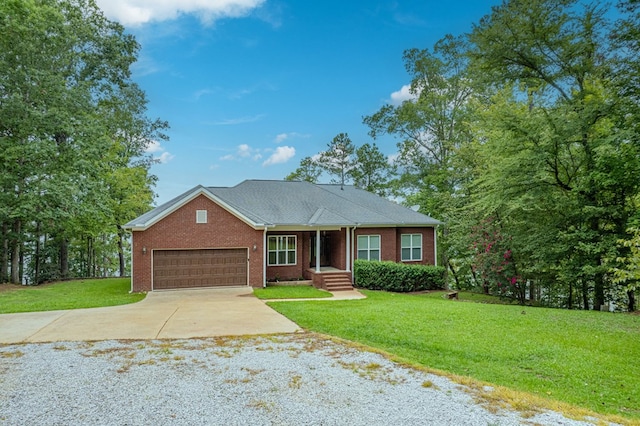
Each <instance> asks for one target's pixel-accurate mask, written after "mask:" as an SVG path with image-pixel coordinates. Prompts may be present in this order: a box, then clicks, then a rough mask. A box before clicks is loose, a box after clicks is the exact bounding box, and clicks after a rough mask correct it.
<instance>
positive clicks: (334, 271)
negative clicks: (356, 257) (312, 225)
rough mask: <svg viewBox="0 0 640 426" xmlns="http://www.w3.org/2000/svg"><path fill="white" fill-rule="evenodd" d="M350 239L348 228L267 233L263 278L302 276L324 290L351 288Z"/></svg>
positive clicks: (351, 251)
mask: <svg viewBox="0 0 640 426" xmlns="http://www.w3.org/2000/svg"><path fill="white" fill-rule="evenodd" d="M352 241H353V228H351V227H341V228H335V227H334V228H330V229H327V228H324V229H323V228H316V229H314V230H308V228H307V230H304V231H300V230H296V231H293V232H292V231H286V230H277V231H276V230H274V231H270V232H267V233H266V235H265V246H266V250H265V254H266V256H265V257H266V258H265V267H266V274H265V276H266V279H267V281H275V280H286V279H300V278H303V279H305V280H310V281H312V282H313V285H314V286H315V287H316V288H321V289H325V290H328V291H340V290H352V289H353V285H352V284H353V276H352V265H353V254H352V253H353V249H352ZM285 250H286V253H283V251H285Z"/></svg>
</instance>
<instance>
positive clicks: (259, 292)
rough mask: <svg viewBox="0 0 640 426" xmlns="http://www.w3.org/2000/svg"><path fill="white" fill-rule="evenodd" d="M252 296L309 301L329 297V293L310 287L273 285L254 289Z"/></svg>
mask: <svg viewBox="0 0 640 426" xmlns="http://www.w3.org/2000/svg"><path fill="white" fill-rule="evenodd" d="M253 294H255V295H256V297H257V298H259V299H307V298H308V299H311V298H322V297H331V293H329V292H327V291H321V290H318V289H317V288H315V287H313V286H310V285H273V286H268V287H266V288H255V289H253Z"/></svg>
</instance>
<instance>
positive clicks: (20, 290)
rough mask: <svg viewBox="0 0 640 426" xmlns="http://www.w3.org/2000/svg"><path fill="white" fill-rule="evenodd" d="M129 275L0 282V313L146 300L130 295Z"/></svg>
mask: <svg viewBox="0 0 640 426" xmlns="http://www.w3.org/2000/svg"><path fill="white" fill-rule="evenodd" d="M130 289H131V280H130V279H129V278H104V279H87V280H77V281H63V282H57V283H52V284H45V285H42V286H16V285H11V284H2V285H0V314H7V313H14V312H36V311H56V310H60V309H79V308H97V307H101V306H115V305H126V304H127V303H134V302H138V301H140V300H142V299H144V297H145V295H144V294H140V293H134V294H129V290H130Z"/></svg>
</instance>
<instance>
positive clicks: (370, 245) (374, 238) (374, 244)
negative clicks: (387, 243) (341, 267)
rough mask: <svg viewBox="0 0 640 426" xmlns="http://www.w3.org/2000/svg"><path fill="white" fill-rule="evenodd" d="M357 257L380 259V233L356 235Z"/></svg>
mask: <svg viewBox="0 0 640 426" xmlns="http://www.w3.org/2000/svg"><path fill="white" fill-rule="evenodd" d="M358 259H363V260H380V235H358Z"/></svg>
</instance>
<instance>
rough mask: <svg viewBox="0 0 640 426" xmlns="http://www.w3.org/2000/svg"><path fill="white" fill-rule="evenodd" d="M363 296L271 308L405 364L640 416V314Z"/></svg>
mask: <svg viewBox="0 0 640 426" xmlns="http://www.w3.org/2000/svg"><path fill="white" fill-rule="evenodd" d="M363 293H365V294H366V295H367V299H363V300H348V301H333V302H331V303H326V302H323V303H318V302H313V301H307V302H269V306H271V307H273V308H274V309H276V310H277V311H278V312H281V313H282V314H284V315H285V316H287V317H288V318H290V319H292V320H293V321H295V322H296V323H298V324H299V325H300V326H301V327H303V328H305V329H308V330H312V331H316V332H320V333H325V334H330V335H334V336H338V337H340V338H343V339H347V340H351V341H354V342H359V343H362V344H365V345H368V346H371V347H374V348H378V349H382V350H384V351H386V352H389V353H391V354H393V355H396V356H398V357H400V358H402V359H404V360H406V361H409V362H411V363H416V364H420V365H423V366H426V367H429V368H432V369H436V370H441V371H445V372H449V373H453V374H456V375H460V376H468V377H472V378H474V379H477V380H481V381H484V382H488V383H493V384H496V385H502V386H505V387H508V388H511V389H515V390H518V391H524V392H528V393H533V394H536V395H538V396H540V397H543V398H546V399H551V400H557V401H562V402H566V403H569V404H572V405H575V406H579V407H583V408H587V409H589V410H593V411H595V412H598V413H603V414H617V415H621V416H625V417H627V418H635V419H640V363H639V362H638V359H640V316H634V315H629V314H611V313H601V312H585V311H568V310H559V309H544V308H531V307H522V306H511V305H488V304H481V303H463V302H459V301H451V300H444V299H443V298H442V297H441V296H439V297H434V296H433V294H431V295H429V294H427V295H403V294H395V293H385V292H376V291H363Z"/></svg>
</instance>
